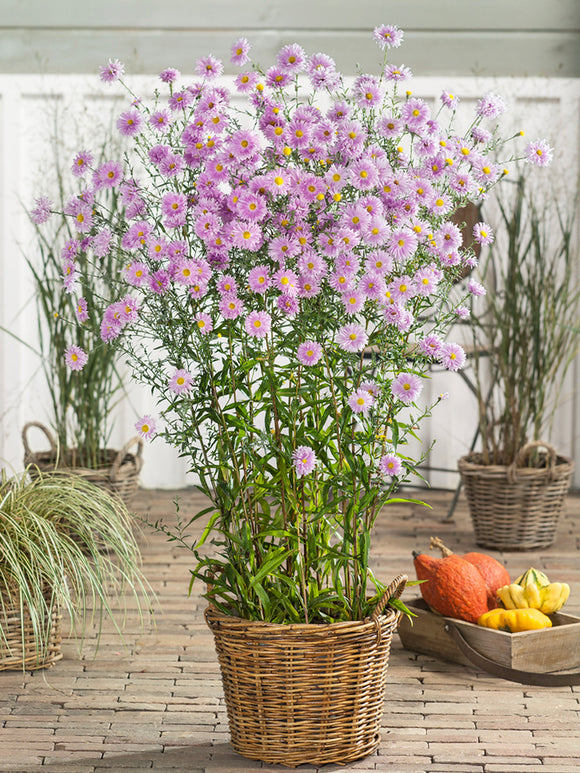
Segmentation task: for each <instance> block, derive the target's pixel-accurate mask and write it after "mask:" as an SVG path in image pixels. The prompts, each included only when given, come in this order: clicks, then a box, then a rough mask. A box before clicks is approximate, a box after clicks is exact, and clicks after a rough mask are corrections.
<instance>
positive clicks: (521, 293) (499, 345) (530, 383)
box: [471, 173, 580, 466]
mask: <svg viewBox="0 0 580 773" xmlns="http://www.w3.org/2000/svg"><path fill="white" fill-rule="evenodd" d="M506 185H507V181H506ZM506 185H504V186H503V188H502V189H501V193H498V195H497V198H496V199H495V202H493V201H492V202H491V204H492V206H493V205H494V203H497V210H498V217H497V234H496V241H495V243H494V244H493V245H492V246H491V247H490V250H489V253H488V257H487V259H486V261H485V263H484V265H483V281H484V283H485V285H486V287H487V288H488V294H487V296H486V300H487V305H486V307H485V308H484V309H482V307H481V305H480V306H478V310H477V313H476V312H475V310H474V313H473V314H472V317H471V320H472V330H473V337H474V343H475V350H476V352H484V353H485V354H484V356H481V355H480V356H479V357H477V358H476V376H477V391H478V402H479V427H480V431H481V437H482V454H481V461H482V463H483V464H490V465H510V464H512V463H513V462H514V461H515V460H516V458H517V456H518V453H520V452H521V451H522V449H523V448H524V447H525V446H526V445H527V444H528V443H529V442H531V441H537V440H541V439H544V440H547V439H549V437H543V435H544V434H546V435H549V434H550V424H551V421H552V419H553V416H554V411H555V410H556V408H557V405H558V398H559V396H560V393H561V388H562V383H563V380H564V377H565V376H566V373H567V371H568V368H569V366H570V364H571V363H572V361H573V360H574V357H575V356H576V354H577V352H578V344H579V336H578V329H579V323H580V304H579V301H580V290H579V287H578V284H577V279H576V277H575V272H574V265H575V261H576V260H577V257H578V250H577V244H576V241H575V240H574V239H573V238H572V236H573V231H574V225H575V212H576V206H577V196H576V197H571V198H570V199H569V200H568V202H567V204H566V205H565V206H563V205H562V204H559V203H558V201H557V199H556V197H555V196H554V197H549V198H548V200H547V201H546V200H545V199H546V195H545V191H544V192H542V191H541V189H540V191H538V187H537V185H536V183H535V181H534V179H532V178H531V177H530V174H529V173H528V174H527V175H526V174H524V173H520V175H519V177H518V179H517V180H515V183H512V185H511V189H510V186H507V189H506ZM490 222H493V221H492V220H491V215H490ZM492 384H493V385H494V386H493V388H492V389H491V391H490V385H492ZM543 463H544V462H543V461H542V457H541V456H540V455H539V454H531V455H527V464H528V466H534V465H538V464H543Z"/></svg>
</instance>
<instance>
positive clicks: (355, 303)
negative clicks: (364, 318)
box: [340, 289, 365, 314]
mask: <svg viewBox="0 0 580 773" xmlns="http://www.w3.org/2000/svg"><path fill="white" fill-rule="evenodd" d="M340 300H341V301H342V304H343V306H344V310H345V312H346V313H347V314H358V312H359V311H360V310H361V309H362V308H363V306H364V305H365V295H364V293H362V292H360V290H356V289H353V290H350V291H347V292H345V293H343V294H342V297H341V299H340Z"/></svg>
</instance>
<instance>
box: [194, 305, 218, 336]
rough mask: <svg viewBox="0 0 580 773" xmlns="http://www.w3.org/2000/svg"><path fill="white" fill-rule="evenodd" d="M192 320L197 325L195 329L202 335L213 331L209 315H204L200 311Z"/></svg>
mask: <svg viewBox="0 0 580 773" xmlns="http://www.w3.org/2000/svg"><path fill="white" fill-rule="evenodd" d="M193 320H194V322H195V324H196V325H197V329H198V330H199V332H200V333H201V334H202V335H207V334H208V333H211V331H212V330H213V321H212V318H211V317H210V316H209V314H205V313H204V312H203V311H200V312H199V314H196V315H195V317H194V318H193Z"/></svg>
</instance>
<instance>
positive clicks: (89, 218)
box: [64, 199, 93, 233]
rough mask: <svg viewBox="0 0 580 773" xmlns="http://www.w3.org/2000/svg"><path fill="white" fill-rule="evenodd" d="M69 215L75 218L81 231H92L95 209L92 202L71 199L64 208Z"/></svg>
mask: <svg viewBox="0 0 580 773" xmlns="http://www.w3.org/2000/svg"><path fill="white" fill-rule="evenodd" d="M64 211H65V213H66V214H67V215H70V217H72V218H74V221H75V222H74V225H75V228H76V229H77V231H79V233H86V232H87V231H90V229H91V226H92V224H93V211H92V207H91V206H90V204H86V203H85V202H84V201H81V200H80V199H71V201H69V202H68V203H67V205H66V206H65V208H64Z"/></svg>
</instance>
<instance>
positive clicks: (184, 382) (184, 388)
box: [169, 368, 193, 395]
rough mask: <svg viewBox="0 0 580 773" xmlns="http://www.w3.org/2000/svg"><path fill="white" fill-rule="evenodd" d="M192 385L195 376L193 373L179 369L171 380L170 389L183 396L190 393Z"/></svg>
mask: <svg viewBox="0 0 580 773" xmlns="http://www.w3.org/2000/svg"><path fill="white" fill-rule="evenodd" d="M192 383H193V376H192V375H191V373H189V371H187V370H184V369H183V368H178V369H176V371H175V373H174V374H173V375H172V376H171V378H170V379H169V389H170V390H171V391H172V392H173V393H174V394H176V395H182V394H184V393H185V392H189V390H190V389H191V385H192Z"/></svg>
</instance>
